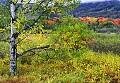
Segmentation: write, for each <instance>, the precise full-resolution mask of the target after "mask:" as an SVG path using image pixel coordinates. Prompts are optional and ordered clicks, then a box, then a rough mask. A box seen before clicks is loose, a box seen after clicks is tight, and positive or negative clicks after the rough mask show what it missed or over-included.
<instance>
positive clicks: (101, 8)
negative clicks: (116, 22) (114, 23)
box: [70, 0, 120, 19]
mask: <svg viewBox="0 0 120 83" xmlns="http://www.w3.org/2000/svg"><path fill="white" fill-rule="evenodd" d="M70 14H72V15H73V16H74V17H86V16H92V17H107V18H114V19H120V1H118V0H112V1H105V2H96V3H81V4H80V5H79V6H78V7H77V8H76V9H74V10H73V11H72V12H70Z"/></svg>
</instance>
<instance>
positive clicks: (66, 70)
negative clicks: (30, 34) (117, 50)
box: [0, 51, 120, 83]
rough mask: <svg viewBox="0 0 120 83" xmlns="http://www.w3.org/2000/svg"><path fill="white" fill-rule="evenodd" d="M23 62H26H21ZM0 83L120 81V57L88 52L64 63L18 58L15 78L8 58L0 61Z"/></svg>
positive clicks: (27, 57)
mask: <svg viewBox="0 0 120 83" xmlns="http://www.w3.org/2000/svg"><path fill="white" fill-rule="evenodd" d="M21 60H25V61H26V63H24V64H23V63H22V61H21ZM0 63H1V64H0V66H1V68H0V75H1V76H0V83H16V82H17V83H21V82H23V83H78V82H79V83H85V82H86V83H91V82H92V83H97V82H98V83H109V82H110V81H114V82H115V81H117V82H118V83H119V82H120V57H119V56H118V55H114V54H104V53H103V54H100V53H95V52H92V51H88V52H86V53H84V54H83V56H81V57H78V58H73V59H70V60H67V61H62V60H58V59H48V60H44V59H43V58H41V57H40V56H37V55H35V56H22V57H20V58H18V69H17V70H18V71H17V76H15V77H9V76H8V75H7V74H8V73H9V57H6V58H5V59H4V60H2V59H0Z"/></svg>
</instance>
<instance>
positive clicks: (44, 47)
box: [17, 45, 50, 58]
mask: <svg viewBox="0 0 120 83" xmlns="http://www.w3.org/2000/svg"><path fill="white" fill-rule="evenodd" d="M49 47H50V45H46V46H42V47H34V48H30V49H28V50H26V51H24V52H23V53H21V54H17V58H18V57H20V56H22V55H24V54H26V53H28V52H30V51H32V50H37V49H41V50H46V49H48V48H49Z"/></svg>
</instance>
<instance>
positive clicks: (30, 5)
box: [0, 0, 80, 75]
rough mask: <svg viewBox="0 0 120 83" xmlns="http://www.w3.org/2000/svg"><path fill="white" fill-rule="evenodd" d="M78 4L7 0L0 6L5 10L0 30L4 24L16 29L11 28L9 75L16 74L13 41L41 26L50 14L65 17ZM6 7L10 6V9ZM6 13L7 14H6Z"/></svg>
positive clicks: (66, 0)
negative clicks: (7, 0) (27, 31)
mask: <svg viewBox="0 0 120 83" xmlns="http://www.w3.org/2000/svg"><path fill="white" fill-rule="evenodd" d="M79 2H80V1H79V0H36V1H34V2H32V1H31V0H9V2H8V3H7V4H5V5H4V7H3V6H2V5H1V10H2V11H3V10H4V9H5V10H6V11H4V12H2V14H1V19H2V20H1V24H0V25H1V26H2V29H5V28H6V27H4V24H7V23H9V24H10V23H11V27H16V29H17V31H15V32H14V28H11V43H10V45H11V47H10V48H11V52H10V53H11V58H10V60H11V62H10V63H11V64H10V65H11V66H10V73H11V74H12V73H13V74H14V75H15V74H16V66H15V65H16V61H15V60H16V59H14V58H16V50H17V48H16V46H17V43H16V42H15V40H16V39H17V38H18V36H19V35H20V34H22V33H23V32H25V31H26V30H30V29H33V28H35V27H36V26H37V27H38V26H39V27H40V26H42V25H43V23H44V20H45V19H49V18H50V14H52V13H55V14H56V13H60V14H61V16H64V15H66V14H67V12H69V11H71V10H72V9H74V8H75V7H76V6H77V5H78V4H79ZM8 5H10V7H9V6H8ZM10 9H11V10H10ZM8 11H9V13H6V12H8ZM10 11H11V14H10ZM3 15H4V16H3ZM10 15H11V19H10ZM3 17H4V18H3ZM10 20H11V22H10ZM46 47H49V46H45V47H43V48H41V49H44V48H46ZM31 49H32V48H31ZM28 51H31V50H28ZM28 51H26V52H28ZM23 54H24V53H23ZM13 59H14V60H13ZM13 62H15V64H13Z"/></svg>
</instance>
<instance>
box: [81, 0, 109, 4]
mask: <svg viewBox="0 0 120 83" xmlns="http://www.w3.org/2000/svg"><path fill="white" fill-rule="evenodd" d="M95 1H110V0H81V2H82V3H84V2H95Z"/></svg>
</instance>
